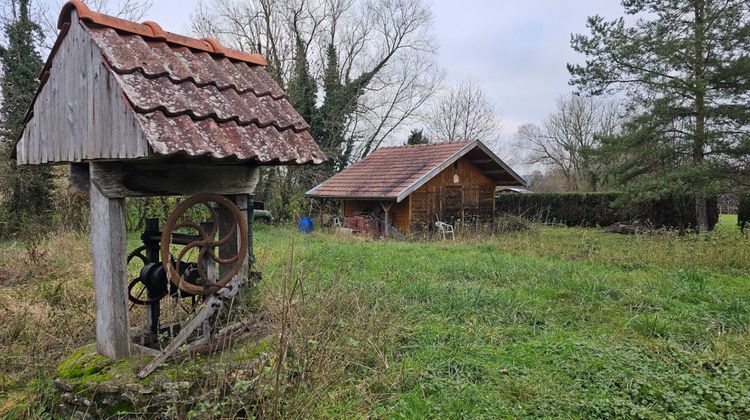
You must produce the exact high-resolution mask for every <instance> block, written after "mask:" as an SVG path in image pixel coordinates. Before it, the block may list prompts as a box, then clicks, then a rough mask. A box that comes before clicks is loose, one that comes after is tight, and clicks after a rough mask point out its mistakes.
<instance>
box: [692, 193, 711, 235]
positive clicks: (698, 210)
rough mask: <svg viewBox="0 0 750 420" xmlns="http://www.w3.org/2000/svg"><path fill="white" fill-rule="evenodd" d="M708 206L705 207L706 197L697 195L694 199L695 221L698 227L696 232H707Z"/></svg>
mask: <svg viewBox="0 0 750 420" xmlns="http://www.w3.org/2000/svg"><path fill="white" fill-rule="evenodd" d="M707 208H708V206H707V205H706V196H705V195H703V194H699V195H697V196H696V197H695V219H696V223H697V224H698V226H696V228H697V230H698V232H707V231H708V211H707Z"/></svg>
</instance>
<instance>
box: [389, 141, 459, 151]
mask: <svg viewBox="0 0 750 420" xmlns="http://www.w3.org/2000/svg"><path fill="white" fill-rule="evenodd" d="M473 141H474V140H461V141H450V140H446V141H439V142H435V143H425V144H405V145H402V146H385V147H380V148H378V150H385V149H407V148H418V147H433V146H438V145H445V144H463V145H467V144H469V143H471V142H473Z"/></svg>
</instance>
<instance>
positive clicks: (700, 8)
mask: <svg viewBox="0 0 750 420" xmlns="http://www.w3.org/2000/svg"><path fill="white" fill-rule="evenodd" d="M694 7H695V9H694V11H695V34H694V36H695V64H694V66H693V69H694V70H693V71H694V76H695V81H694V83H695V133H694V139H693V164H694V165H695V166H696V167H698V166H701V165H703V163H704V159H705V150H704V149H705V142H706V96H705V95H706V83H705V74H704V72H705V66H704V58H703V55H704V45H703V44H704V42H705V33H704V30H705V28H704V14H705V10H704V7H705V5H704V3H703V1H698V2H696V3H695V6H694ZM703 182H705V180H703ZM703 182H700V183H701V184H703ZM693 187H694V188H695V187H697V188H696V191H695V222H696V224H697V226H696V230H697V231H698V232H705V231H708V214H707V213H706V193H705V192H704V188H705V185H693Z"/></svg>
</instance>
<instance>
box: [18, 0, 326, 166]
mask: <svg viewBox="0 0 750 420" xmlns="http://www.w3.org/2000/svg"><path fill="white" fill-rule="evenodd" d="M73 10H75V11H76V12H77V14H78V16H79V19H80V22H81V23H82V24H83V26H84V28H85V29H86V30H87V31H88V32H89V33H90V34H91V37H92V39H93V41H94V43H95V44H96V45H97V47H98V48H99V49H100V50H101V52H102V54H103V57H104V59H105V65H106V66H107V68H108V69H109V70H110V72H111V73H112V74H113V75H114V77H115V79H116V81H117V83H118V85H119V87H120V88H121V89H122V91H123V93H124V95H125V96H126V97H127V99H128V102H129V104H130V106H131V108H132V109H133V111H135V113H136V118H137V120H138V121H139V123H140V125H141V128H142V129H143V133H144V136H145V138H146V139H147V141H148V144H149V146H150V148H151V151H152V152H153V153H154V154H157V155H164V156H166V155H175V154H184V155H188V156H209V157H212V158H217V159H222V158H234V159H238V160H252V161H259V162H262V163H286V162H295V163H299V164H303V163H320V162H322V161H323V160H325V156H324V154H323V152H322V151H321V150H320V148H319V147H318V145H317V144H316V143H315V141H314V140H313V138H312V136H311V135H310V133H309V125H308V124H307V123H306V122H305V121H304V119H303V118H302V117H301V116H300V115H299V114H298V113H297V112H296V111H295V110H294V108H293V107H292V105H291V104H290V103H289V101H288V100H287V99H286V97H285V94H284V92H283V91H282V90H281V88H280V87H279V86H278V85H277V84H276V82H274V80H273V79H272V78H271V76H270V75H269V74H268V73H267V72H266V71H265V69H264V68H263V66H264V65H265V64H266V61H265V59H264V58H263V57H262V56H261V55H259V54H254V53H247V52H242V51H235V50H231V49H227V48H224V47H222V46H221V45H220V44H219V43H218V42H216V41H215V40H212V39H203V40H198V39H194V38H189V37H185V36H181V35H176V34H172V33H169V32H165V31H164V30H162V29H161V27H159V25H157V24H156V23H154V22H144V23H135V22H130V21H127V20H122V19H118V18H114V17H112V16H106V15H103V14H100V13H96V12H93V11H91V10H89V9H88V8H87V7H86V5H84V4H83V3H82V2H81V1H79V0H72V1H70V2H68V3H67V4H66V5H65V6H64V7H63V11H62V13H61V16H60V21H59V26H60V29H61V30H62V31H63V35H61V37H60V39H62V38H64V33H65V32H66V31H67V29H68V27H69V25H71V24H75V23H71V14H72V11H73ZM59 43H60V40H58V44H59ZM54 53H55V50H54V49H53V52H52V54H53V55H54ZM50 62H51V60H50ZM45 72H49V67H46V68H45ZM47 78H48V73H47V74H43V76H42V82H43V83H44V82H45V81H46V80H47ZM30 117H31V116H30ZM30 117H29V118H30Z"/></svg>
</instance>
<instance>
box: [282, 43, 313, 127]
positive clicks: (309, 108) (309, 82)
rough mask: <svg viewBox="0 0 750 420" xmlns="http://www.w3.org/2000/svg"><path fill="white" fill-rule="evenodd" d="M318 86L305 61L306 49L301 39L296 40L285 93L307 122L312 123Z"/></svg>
mask: <svg viewBox="0 0 750 420" xmlns="http://www.w3.org/2000/svg"><path fill="white" fill-rule="evenodd" d="M317 92H318V86H317V84H316V83H315V79H314V78H313V77H312V76H311V75H310V66H309V64H308V62H307V51H305V44H304V43H303V42H302V40H301V39H299V38H298V39H297V41H296V49H295V54H294V68H293V70H292V77H291V79H290V80H289V86H288V88H287V94H288V96H289V102H291V103H292V105H293V106H294V108H295V109H296V110H297V112H299V113H300V115H302V118H304V119H305V121H307V123H308V124H313V120H314V117H315V113H316V111H317V110H316V107H315V103H316V95H317Z"/></svg>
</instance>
